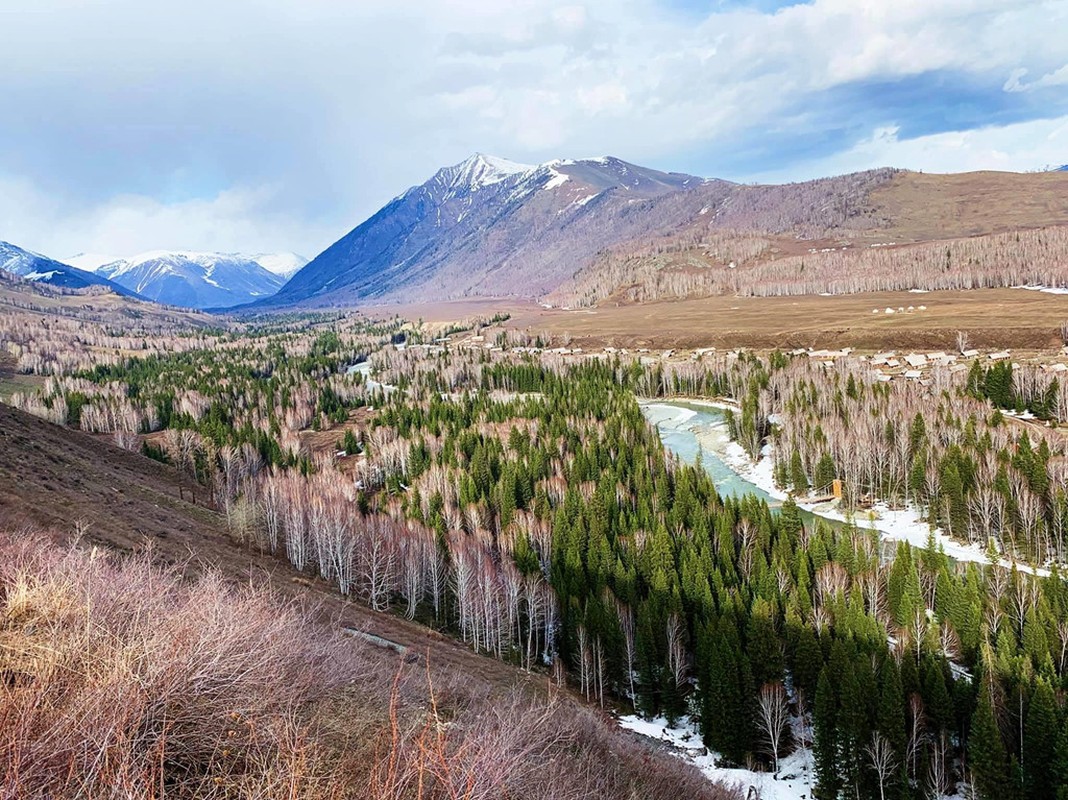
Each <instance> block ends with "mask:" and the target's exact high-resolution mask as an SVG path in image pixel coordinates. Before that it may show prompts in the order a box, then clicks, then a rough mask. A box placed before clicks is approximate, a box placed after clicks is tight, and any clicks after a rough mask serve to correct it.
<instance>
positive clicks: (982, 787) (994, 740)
mask: <svg viewBox="0 0 1068 800" xmlns="http://www.w3.org/2000/svg"><path fill="white" fill-rule="evenodd" d="M982 681H983V687H982V689H981V690H980V692H979V701H978V704H977V706H976V709H975V715H974V716H973V717H972V729H971V735H970V736H969V737H968V765H969V767H970V769H971V773H972V777H973V779H974V781H975V790H976V793H977V796H978V797H979V798H980V800H1006V798H1008V797H1011V791H1012V781H1011V780H1010V777H1009V759H1008V756H1007V755H1006V754H1005V743H1004V742H1003V741H1002V738H1001V731H999V730H998V724H997V720H996V718H995V716H994V702H993V698H992V697H991V693H990V686H989V684H988V681H987V679H986V678H985V677H984V678H983V679H982Z"/></svg>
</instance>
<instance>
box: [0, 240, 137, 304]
mask: <svg viewBox="0 0 1068 800" xmlns="http://www.w3.org/2000/svg"><path fill="white" fill-rule="evenodd" d="M0 270H4V271H5V272H10V273H12V274H14V275H18V276H19V277H21V278H25V279H26V280H31V281H35V282H37V283H44V284H48V285H50V286H57V287H60V288H64V289H86V288H88V287H90V286H101V287H105V288H107V289H111V290H112V291H114V292H117V293H118V294H122V295H126V296H130V297H135V296H136V295H137V293H136V292H134V291H131V290H129V289H127V288H126V287H124V286H121V285H119V284H117V283H113V282H112V281H110V280H108V279H107V278H106V277H104V276H101V275H95V274H93V273H92V272H89V271H87V270H83V269H78V268H77V267H72V266H71V265H70V264H64V263H62V262H60V261H56V260H54V259H51V258H49V257H48V256H43V255H41V254H40V253H34V252H32V251H30V250H24V249H22V248H21V247H17V246H15V245H13V244H10V243H8V242H0Z"/></svg>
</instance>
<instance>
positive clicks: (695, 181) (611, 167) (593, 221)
mask: <svg viewBox="0 0 1068 800" xmlns="http://www.w3.org/2000/svg"><path fill="white" fill-rule="evenodd" d="M728 186H730V184H727V183H725V182H722V181H713V182H705V181H703V180H702V179H700V178H696V177H694V176H692V175H680V174H675V173H664V172H658V171H656V170H652V169H646V168H644V167H637V166H635V165H633V164H628V163H626V162H624V161H620V160H619V159H616V158H600V159H590V160H584V161H571V160H568V161H554V162H549V163H548V164H543V165H541V166H537V167H528V166H525V165H522V164H516V163H514V162H510V161H506V160H504V159H499V158H495V157H492V156H484V155H481V154H477V155H475V156H472V157H471V158H469V159H467V160H466V161H464V162H462V163H460V164H457V165H455V166H452V167H445V168H443V169H441V170H439V171H438V172H437V173H435V175H434V176H433V177H431V178H430V180H428V181H427V182H425V183H423V184H422V185H420V186H416V187H413V188H411V189H409V190H408V191H407V192H405V193H404V194H402V195H400V196H399V197H397V198H395V199H394V200H393V201H391V202H390V203H389V204H388V205H386V206H385V207H384V208H383V209H382V210H380V211H379V212H378V213H376V214H375V215H374V216H373V217H371V218H370V219H369V220H367V221H366V222H364V223H363V224H361V225H359V226H358V227H356V228H355V229H354V230H352V231H351V232H350V233H349V234H347V235H346V236H344V237H343V238H342V239H340V240H339V241H338V242H336V243H335V244H333V245H332V246H331V247H329V248H328V249H327V250H326V251H324V252H323V253H321V254H320V255H319V256H317V257H316V258H315V259H313V260H312V261H311V262H310V263H309V264H308V265H307V266H306V267H304V268H303V269H302V270H301V271H300V272H299V273H298V274H297V275H295V276H294V277H293V279H292V280H290V282H289V283H288V284H286V286H285V287H284V288H283V289H282V290H281V291H280V292H279V293H278V294H277V295H275V296H274V297H273V298H271V299H270V300H269V301H267V302H266V303H263V304H262V305H290V304H296V303H302V302H308V301H311V302H313V303H351V302H354V301H359V300H365V299H368V298H397V297H404V298H406V299H414V298H417V297H418V298H422V299H429V298H436V299H440V298H443V297H460V296H465V295H494V294H496V295H526V296H534V295H537V294H539V293H542V292H544V291H547V290H548V289H550V288H553V287H554V286H556V285H558V284H559V283H560V282H561V281H562V280H564V279H565V278H566V277H568V276H570V274H571V273H572V272H573V270H574V265H575V263H576V262H577V261H582V260H585V259H587V258H589V257H590V256H592V255H593V254H594V253H596V252H597V251H598V250H600V249H602V248H604V247H606V246H608V245H611V244H613V243H615V242H617V241H620V240H621V239H625V238H629V237H631V236H634V235H641V234H642V233H644V232H646V231H648V230H652V229H655V228H656V227H659V226H662V225H663V224H665V220H664V219H663V217H662V215H660V214H657V213H651V207H650V203H652V202H653V201H655V200H656V199H657V198H661V197H664V196H670V195H675V194H679V193H686V192H688V191H697V190H699V189H700V190H701V191H702V192H704V193H707V192H712V193H713V194H715V193H717V192H721V191H723V189H724V188H725V187H728ZM695 202H696V201H695Z"/></svg>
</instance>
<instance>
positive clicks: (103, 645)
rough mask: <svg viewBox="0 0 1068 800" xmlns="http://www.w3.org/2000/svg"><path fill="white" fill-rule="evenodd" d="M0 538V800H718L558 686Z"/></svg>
mask: <svg viewBox="0 0 1068 800" xmlns="http://www.w3.org/2000/svg"><path fill="white" fill-rule="evenodd" d="M38 538H39V537H38V534H37V533H36V532H33V531H28V530H23V531H20V532H18V533H17V534H15V535H12V534H0V776H2V778H0V780H2V781H3V784H2V789H0V795H2V796H4V797H18V798H50V799H52V800H58V799H59V798H83V797H91V798H124V800H128V799H129V798H163V797H172V798H193V797H196V798H212V799H214V798H227V799H228V800H229V799H231V798H236V799H238V800H240V799H243V798H249V799H251V798H289V799H290V800H299V799H301V798H307V799H309V800H311V799H312V798H314V799H315V800H319V799H320V798H322V799H324V800H325V799H326V798H361V799H362V798H367V799H368V800H409V799H411V800H439V799H440V800H490V799H491V798H530V800H537V799H538V798H545V799H546V800H549V798H553V800H579V798H600V797H604V798H612V799H613V800H618V799H619V798H639V797H641V798H650V800H659V798H664V800H668V799H669V798H671V799H672V800H674V798H678V797H692V798H698V800H705V799H707V800H713V799H716V800H719V799H720V798H722V799H723V800H726V798H729V797H732V796H733V793H732V792H731V791H730V790H726V789H723V788H721V787H719V786H716V785H714V784H710V783H709V782H708V781H706V780H705V779H704V778H703V777H701V776H700V775H699V774H698V773H697V772H696V771H695V770H693V769H692V768H690V767H688V766H686V765H685V764H683V763H681V762H679V761H678V760H677V759H674V758H672V757H670V756H666V755H664V756H658V755H655V754H654V753H653V751H651V750H650V749H649V748H647V747H646V746H644V745H641V744H638V743H637V742H635V741H634V740H632V739H630V738H628V737H627V736H626V735H624V734H623V733H622V732H620V731H618V730H616V729H614V728H613V727H612V726H611V725H610V724H607V723H606V722H605V721H604V720H603V719H602V718H601V717H600V716H599V715H598V714H596V713H595V712H593V711H592V710H589V709H586V708H584V707H581V706H579V705H578V704H576V703H575V702H574V700H573V699H572V698H571V697H570V696H569V695H567V694H556V695H555V696H554V697H551V698H550V699H549V700H548V701H546V700H545V699H538V698H536V697H534V696H533V695H531V694H530V693H528V692H524V691H513V692H510V693H506V694H503V695H502V694H499V693H496V692H491V691H485V690H483V689H481V688H480V686H479V684H477V683H475V684H472V682H471V681H470V680H469V678H468V676H466V675H463V674H459V673H456V672H452V671H445V672H443V671H440V670H438V669H436V668H433V667H425V666H421V665H407V664H404V663H400V662H398V659H397V656H396V655H395V654H392V653H391V652H388V651H382V650H379V649H376V648H374V647H372V646H370V645H367V644H365V643H361V642H358V641H355V640H351V639H342V638H341V637H339V636H337V635H334V634H331V633H330V632H329V631H328V630H324V629H323V628H321V627H320V626H318V625H316V624H315V623H313V622H312V621H311V619H310V618H309V617H307V616H306V615H305V613H304V612H302V611H301V610H299V608H298V606H297V605H296V604H294V603H288V604H284V603H280V602H279V601H278V600H277V599H276V598H275V597H274V596H273V595H271V594H270V593H269V592H267V591H266V590H265V589H261V588H255V587H244V588H234V587H233V586H231V585H229V584H228V583H227V582H226V581H224V580H223V579H222V578H221V577H220V576H219V575H218V574H216V573H210V572H209V573H206V574H204V575H202V576H201V577H200V578H199V579H197V580H196V581H194V582H192V583H190V582H187V581H185V580H184V579H183V578H182V577H181V575H180V572H179V571H178V570H175V569H160V568H158V567H155V566H152V565H151V564H150V563H149V561H148V560H147V558H136V557H131V558H127V559H125V560H114V559H113V558H110V557H108V556H106V555H105V554H104V553H103V552H101V551H97V550H95V549H94V550H93V551H90V552H86V551H85V550H83V549H79V548H77V547H70V548H59V547H55V546H46V545H42V544H40V543H38V542H37V540H38Z"/></svg>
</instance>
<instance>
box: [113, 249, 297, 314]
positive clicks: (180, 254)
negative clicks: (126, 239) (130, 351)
mask: <svg viewBox="0 0 1068 800" xmlns="http://www.w3.org/2000/svg"><path fill="white" fill-rule="evenodd" d="M99 272H100V274H101V275H105V276H107V277H108V278H110V279H111V280H113V281H115V282H116V283H119V284H121V285H123V286H125V287H127V288H129V289H132V290H133V291H136V292H138V293H139V294H141V295H143V296H145V297H148V298H150V299H152V300H156V301H158V302H161V303H168V304H170V305H176V306H188V307H190V308H226V307H228V306H235V305H240V304H242V303H246V302H249V301H251V300H255V299H257V298H261V297H268V296H270V295H272V294H274V293H275V292H277V291H278V289H279V288H280V287H281V285H282V284H283V283H284V279H283V278H282V277H281V276H280V275H277V274H274V273H273V272H270V271H268V270H267V269H265V268H264V267H263V266H262V265H261V264H260V263H259V262H258V261H257V260H256V259H255V258H254V257H250V256H244V255H239V254H236V253H200V252H185V251H170V250H153V251H150V252H147V253H141V254H139V255H136V256H133V257H131V258H125V259H120V260H118V261H114V262H112V263H110V264H105V265H104V266H102V267H100V270H99Z"/></svg>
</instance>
